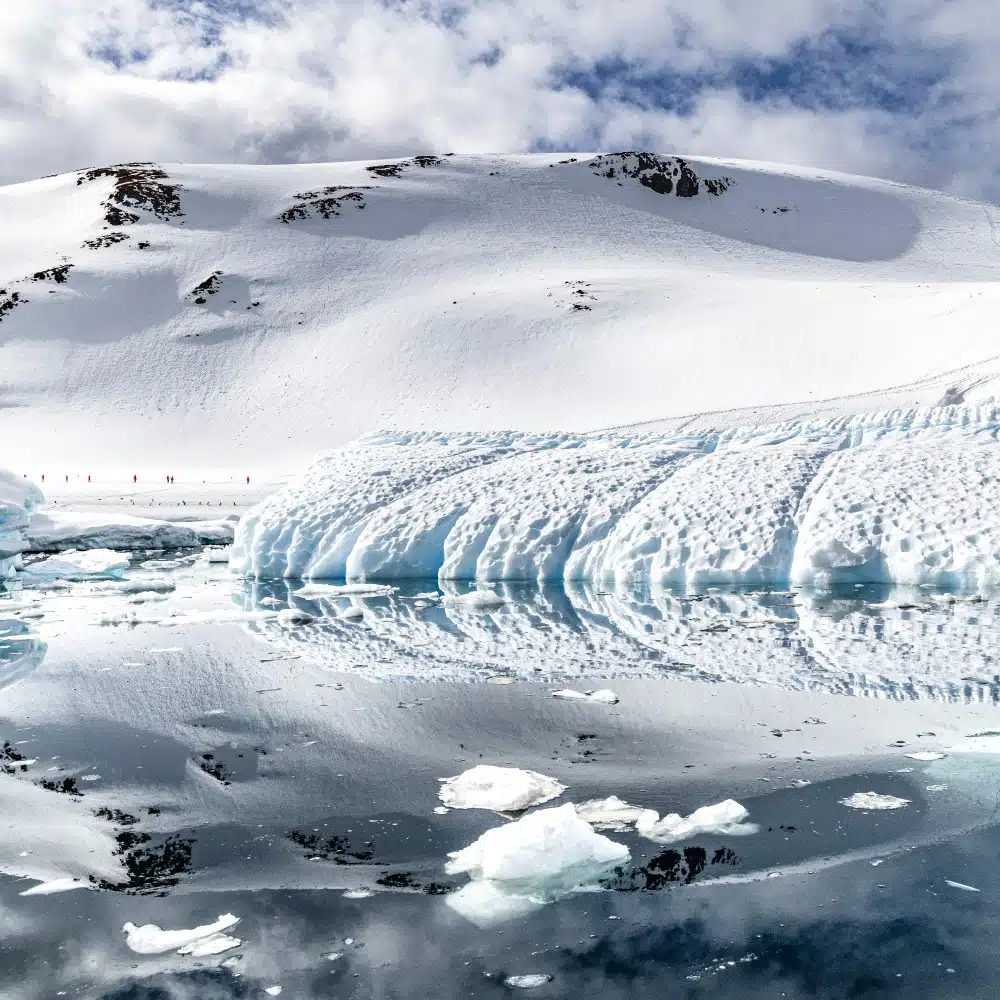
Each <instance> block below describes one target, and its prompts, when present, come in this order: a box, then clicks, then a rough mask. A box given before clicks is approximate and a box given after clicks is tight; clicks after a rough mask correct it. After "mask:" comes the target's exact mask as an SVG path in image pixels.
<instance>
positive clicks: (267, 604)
mask: <svg viewBox="0 0 1000 1000" xmlns="http://www.w3.org/2000/svg"><path fill="white" fill-rule="evenodd" d="M257 603H258V604H259V605H260V606H261V607H263V608H274V607H278V606H279V605H280V604H281V603H282V602H281V601H279V600H278V598H277V597H265V598H264V599H263V600H261V601H258V602H257Z"/></svg>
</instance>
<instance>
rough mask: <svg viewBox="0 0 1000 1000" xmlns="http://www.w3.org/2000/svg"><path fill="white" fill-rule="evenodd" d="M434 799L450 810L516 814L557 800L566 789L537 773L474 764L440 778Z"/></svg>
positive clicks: (553, 780)
mask: <svg viewBox="0 0 1000 1000" xmlns="http://www.w3.org/2000/svg"><path fill="white" fill-rule="evenodd" d="M441 781H442V785H441V788H440V789H439V790H438V797H439V798H440V799H441V801H442V802H443V803H444V804H445V806H447V807H448V808H450V809H492V810H494V811H495V812H520V811H521V810H522V809H530V808H531V807H532V806H540V805H542V804H543V803H545V802H549V801H550V800H551V799H554V798H557V797H558V796H560V795H562V793H563V792H564V791H566V786H565V785H563V784H560V783H559V782H558V781H556V780H555V778H549V777H547V776H546V775H544V774H539V773H538V772H537V771H522V770H521V769H520V768H517V767H495V766H494V765H492V764H478V765H476V767H473V768H470V769H469V770H468V771H464V772H463V773H462V774H459V775H456V776H455V777H453V778H442V779H441Z"/></svg>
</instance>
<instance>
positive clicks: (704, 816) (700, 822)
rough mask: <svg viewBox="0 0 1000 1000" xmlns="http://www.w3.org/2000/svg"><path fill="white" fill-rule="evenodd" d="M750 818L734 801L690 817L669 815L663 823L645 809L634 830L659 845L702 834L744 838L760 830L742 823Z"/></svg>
mask: <svg viewBox="0 0 1000 1000" xmlns="http://www.w3.org/2000/svg"><path fill="white" fill-rule="evenodd" d="M749 815H750V813H749V811H748V810H747V808H746V807H745V806H742V805H740V803H739V802H736V801H735V800H734V799H726V800H725V801H724V802H719V803H717V804H716V805H712V806H702V807H701V808H700V809H695V811H694V812H693V813H691V815H690V816H681V815H680V814H679V813H669V814H668V815H666V816H664V817H663V819H658V818H657V814H656V813H655V812H654V811H653V810H652V809H648V810H645V811H644V813H643V815H642V816H640V817H639V819H638V820H637V821H636V827H635V828H636V830H637V831H638V832H639V833H641V834H642V835H643V836H644V837H648V838H649V839H650V840H655V841H656V842H657V843H658V844H674V843H677V842H678V841H681V840H689V839H690V838H691V837H697V836H698V835H699V834H703V833H716V834H720V835H722V836H730V837H746V836H749V835H750V834H754V833H757V831H758V830H759V829H760V828H759V827H758V826H757V824H756V823H747V822H745V820H746V818H747V817H748V816H749Z"/></svg>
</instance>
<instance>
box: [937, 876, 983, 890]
mask: <svg viewBox="0 0 1000 1000" xmlns="http://www.w3.org/2000/svg"><path fill="white" fill-rule="evenodd" d="M944 884H945V885H950V886H951V887H952V889H962V890H964V891H965V892H979V891H980V890H979V889H977V888H976V887H975V886H974V885H966V884H965V883H964V882H952V881H951V879H947V878H946V879H945V880H944Z"/></svg>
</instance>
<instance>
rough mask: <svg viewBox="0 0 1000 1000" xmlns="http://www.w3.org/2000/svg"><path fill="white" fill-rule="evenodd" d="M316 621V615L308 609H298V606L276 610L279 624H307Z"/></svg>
mask: <svg viewBox="0 0 1000 1000" xmlns="http://www.w3.org/2000/svg"><path fill="white" fill-rule="evenodd" d="M314 621H316V616H315V615H311V614H309V612H308V611H300V610H299V609H298V608H285V609H284V610H283V611H279V612H278V624H279V625H308V624H309V623H310V622H314Z"/></svg>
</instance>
